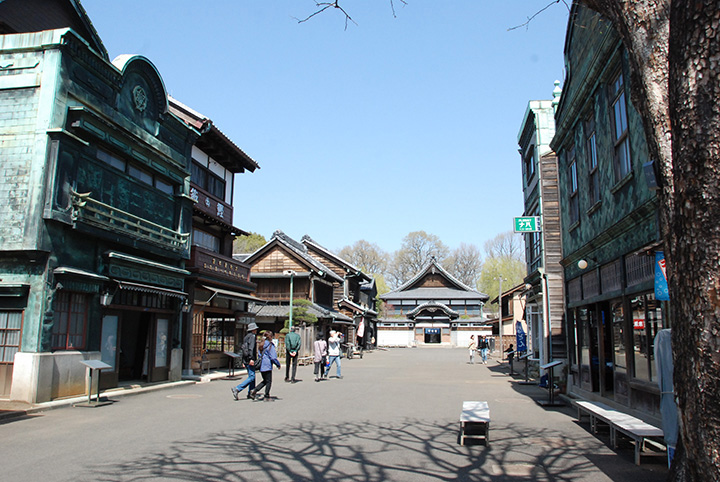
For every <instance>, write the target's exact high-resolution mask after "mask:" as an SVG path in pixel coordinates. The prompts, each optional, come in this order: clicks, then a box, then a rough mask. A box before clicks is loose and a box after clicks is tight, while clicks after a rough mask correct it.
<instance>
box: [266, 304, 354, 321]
mask: <svg viewBox="0 0 720 482" xmlns="http://www.w3.org/2000/svg"><path fill="white" fill-rule="evenodd" d="M304 308H306V309H307V311H308V313H311V314H313V315H315V316H317V317H318V318H320V319H325V320H328V319H329V320H338V321H348V322H352V321H353V319H352V318H350V317H348V316H345V315H343V314H342V313H340V312H339V311H335V310H331V309H328V308H324V307H322V306H320V305H318V304H316V303H311V304H310V305H308V306H307V307H304ZM253 313H255V316H266V317H280V318H282V317H287V316H289V315H290V305H265V306H256V307H255V308H254V309H253Z"/></svg>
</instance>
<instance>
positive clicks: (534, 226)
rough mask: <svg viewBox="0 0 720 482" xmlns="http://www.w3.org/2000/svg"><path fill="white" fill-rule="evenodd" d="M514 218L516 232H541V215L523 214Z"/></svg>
mask: <svg viewBox="0 0 720 482" xmlns="http://www.w3.org/2000/svg"><path fill="white" fill-rule="evenodd" d="M514 219H515V232H516V233H538V232H540V216H521V217H518V218H514Z"/></svg>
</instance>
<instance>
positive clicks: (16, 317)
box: [0, 311, 22, 330]
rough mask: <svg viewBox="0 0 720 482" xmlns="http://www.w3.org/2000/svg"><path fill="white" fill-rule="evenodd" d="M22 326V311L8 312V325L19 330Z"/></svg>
mask: <svg viewBox="0 0 720 482" xmlns="http://www.w3.org/2000/svg"><path fill="white" fill-rule="evenodd" d="M21 326H22V313H21V312H19V311H17V312H12V313H9V314H7V327H8V328H13V329H15V330H19V329H20V327H21ZM0 328H2V327H1V326H0Z"/></svg>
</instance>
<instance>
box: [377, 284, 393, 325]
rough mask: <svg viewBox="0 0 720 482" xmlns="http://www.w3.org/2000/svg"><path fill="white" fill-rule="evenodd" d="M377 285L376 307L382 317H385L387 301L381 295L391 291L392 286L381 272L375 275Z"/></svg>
mask: <svg viewBox="0 0 720 482" xmlns="http://www.w3.org/2000/svg"><path fill="white" fill-rule="evenodd" d="M375 287H376V288H377V296H376V297H375V309H376V311H377V312H378V316H379V317H380V318H385V302H384V301H383V300H381V299H380V296H382V295H384V294H385V293H389V292H390V287H389V286H388V284H387V282H386V281H385V277H384V276H383V275H381V274H378V275H375Z"/></svg>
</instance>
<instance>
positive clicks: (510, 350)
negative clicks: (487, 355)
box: [505, 343, 515, 375]
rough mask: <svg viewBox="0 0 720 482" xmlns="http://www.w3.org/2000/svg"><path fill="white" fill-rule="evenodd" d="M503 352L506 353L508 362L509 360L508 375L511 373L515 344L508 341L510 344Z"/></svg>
mask: <svg viewBox="0 0 720 482" xmlns="http://www.w3.org/2000/svg"><path fill="white" fill-rule="evenodd" d="M505 353H507V359H508V362H510V375H512V374H513V360H515V345H513V344H512V343H510V346H509V347H508V349H507V350H505Z"/></svg>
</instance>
